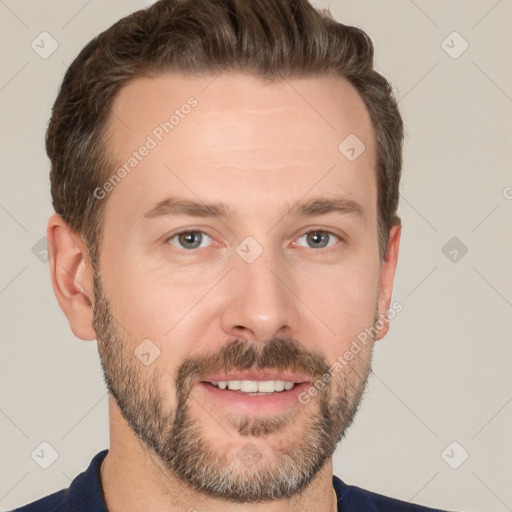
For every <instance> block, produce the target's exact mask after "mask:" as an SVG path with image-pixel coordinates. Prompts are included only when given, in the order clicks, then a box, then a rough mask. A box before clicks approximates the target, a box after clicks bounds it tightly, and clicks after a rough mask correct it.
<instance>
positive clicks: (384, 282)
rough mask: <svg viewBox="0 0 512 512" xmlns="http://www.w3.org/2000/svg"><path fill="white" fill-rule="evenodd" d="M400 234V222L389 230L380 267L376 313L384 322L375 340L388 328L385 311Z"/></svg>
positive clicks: (384, 333)
mask: <svg viewBox="0 0 512 512" xmlns="http://www.w3.org/2000/svg"><path fill="white" fill-rule="evenodd" d="M401 234H402V226H401V224H400V223H399V224H395V225H394V226H392V228H391V229H390V230H389V239H388V246H387V250H386V255H385V256H384V261H383V263H382V265H381V269H380V282H379V299H378V314H379V319H382V321H380V322H378V323H379V324H384V325H383V327H382V328H380V329H379V330H378V333H377V335H376V336H375V341H377V340H380V339H382V338H384V336H386V334H387V333H388V330H389V320H388V318H387V313H388V311H389V308H390V304H391V295H392V293H393V283H394V280H395V270H396V265H397V262H398V249H399V246H400V236H401Z"/></svg>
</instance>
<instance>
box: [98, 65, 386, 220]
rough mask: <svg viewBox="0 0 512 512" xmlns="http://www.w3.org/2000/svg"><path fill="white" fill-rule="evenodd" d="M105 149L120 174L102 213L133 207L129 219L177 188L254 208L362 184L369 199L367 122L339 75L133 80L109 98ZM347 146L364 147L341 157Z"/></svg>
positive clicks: (371, 157)
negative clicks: (263, 202)
mask: <svg viewBox="0 0 512 512" xmlns="http://www.w3.org/2000/svg"><path fill="white" fill-rule="evenodd" d="M344 141H348V142H347V143H344ZM106 147H107V151H108V154H109V157H110V160H111V161H112V163H113V167H112V174H111V176H112V175H113V174H115V173H116V172H117V171H118V170H119V169H120V168H122V167H124V169H125V172H123V173H121V174H123V178H122V180H121V181H120V182H119V183H117V181H116V185H115V188H113V189H112V190H111V191H110V192H109V194H110V196H109V205H108V208H109V209H114V208H117V207H118V206H123V204H124V206H126V205H127V204H128V203H129V204H130V208H129V211H127V212H126V214H127V215H130V216H134V217H136V216H140V215H141V214H142V211H143V210H146V209H147V207H148V206H151V205H152V204H154V203H156V202H158V201H159V200H162V199H165V195H166V194H168V195H171V196H175V195H177V192H178V193H179V192H181V195H182V196H187V197H190V198H192V197H194V196H196V197H195V199H197V198H198V197H199V198H201V197H205V198H208V199H212V200H218V201H224V202H227V203H231V204H235V203H237V202H239V203H240V202H242V199H245V203H244V205H243V206H245V207H248V205H249V204H253V205H254V208H255V209H258V208H260V207H261V204H259V203H258V201H257V199H258V198H259V199H260V200H268V201H273V200H277V199H279V198H281V199H282V200H283V201H285V200H286V199H287V198H288V200H289V201H290V202H293V200H294V199H295V198H297V199H298V197H300V196H303V195H304V194H306V193H307V189H308V188H310V189H314V192H316V193H317V195H318V193H321V192H322V191H323V192H329V191H333V188H340V187H341V189H343V188H345V189H347V190H340V192H347V193H348V195H354V194H355V195H357V190H358V189H362V188H364V187H366V190H364V191H362V192H361V193H364V194H366V196H367V197H368V198H369V199H371V200H373V199H375V197H374V195H375V194H374V189H375V183H374V182H375V181H376V180H375V171H374V162H375V143H374V134H373V129H372V126H371V121H370V118H369V115H368V112H367V110H366V107H365V105H364V102H363V100H362V99H361V97H360V96H359V94H358V93H357V91H356V90H355V88H354V87H353V86H351V85H350V84H349V83H348V81H346V80H345V79H343V78H340V77H327V76H322V77H309V78H301V79H287V80H281V81H278V82H266V81H264V80H262V79H259V78H256V77H253V76H248V75H243V74H234V73H233V74H221V75H219V76H200V77H185V76H181V75H174V74H165V75H161V76H157V77H151V78H150V77H142V78H137V79H134V80H131V81H130V82H128V84H126V85H125V86H124V87H123V88H122V89H121V91H120V92H119V93H118V95H117V96H116V98H115V101H114V103H113V106H112V111H111V115H110V117H109V124H108V127H107V137H106ZM145 148H147V149H145ZM352 148H354V149H355V151H357V152H358V153H359V152H360V151H361V150H362V148H364V150H363V152H362V153H361V155H360V156H359V157H358V158H357V159H355V160H354V159H353V158H352V159H351V158H350V157H351V156H353V151H352V154H351V153H348V154H347V153H346V150H347V149H349V150H351V149H352ZM142 153H144V155H141V154H142ZM107 178H108V176H107ZM365 182H366V183H365ZM338 185H339V186H340V187H338Z"/></svg>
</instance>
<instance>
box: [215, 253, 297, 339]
mask: <svg viewBox="0 0 512 512" xmlns="http://www.w3.org/2000/svg"><path fill="white" fill-rule="evenodd" d="M265 252H267V253H268V251H265ZM265 252H264V253H263V254H262V255H261V257H259V258H258V259H257V260H256V261H253V262H252V263H247V262H246V261H244V260H243V259H242V258H239V257H237V258H235V262H234V268H233V270H232V271H231V272H230V279H229V283H228V284H227V289H226V301H225V302H224V304H223V309H222V314H221V323H222V329H223V331H224V332H225V333H226V334H227V335H229V336H230V337H238V338H244V339H247V340H249V341H255V342H258V341H259V342H261V341H268V340H270V339H271V338H273V337H274V336H277V335H284V334H288V335H290V334H291V332H292V330H293V331H295V330H296V328H297V326H298V322H299V317H298V314H297V309H296V300H297V299H296V298H295V296H294V294H293V292H292V291H291V289H290V288H292V287H291V286H290V277H289V276H287V273H286V272H285V271H284V268H283V266H282V265H281V266H280V265H278V262H277V260H276V259H275V258H272V259H271V258H269V257H268V256H266V255H265ZM264 255H265V256H264Z"/></svg>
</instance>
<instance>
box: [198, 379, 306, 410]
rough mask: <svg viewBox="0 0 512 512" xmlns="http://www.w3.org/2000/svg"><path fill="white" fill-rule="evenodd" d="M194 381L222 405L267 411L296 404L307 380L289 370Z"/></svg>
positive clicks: (287, 408)
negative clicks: (287, 371) (288, 371)
mask: <svg viewBox="0 0 512 512" xmlns="http://www.w3.org/2000/svg"><path fill="white" fill-rule="evenodd" d="M198 385H199V386H198V387H199V388H200V389H201V390H202V391H203V392H205V393H207V394H208V395H207V396H208V398H209V399H210V400H211V399H213V400H214V401H215V403H216V404H217V405H220V406H221V407H222V408H223V409H231V410H234V411H236V412H238V413H240V412H244V413H254V414H267V415H268V414H275V413H282V412H284V411H287V410H289V409H291V408H293V407H295V406H297V405H298V404H299V401H298V396H299V394H300V393H301V392H303V391H305V390H306V389H307V388H308V387H309V386H310V380H309V377H306V376H303V375H295V374H291V373H282V372H280V373H278V372H274V373H254V372H253V373H248V372H243V373H239V374H224V375H216V376H211V377H206V378H204V379H202V380H201V381H198Z"/></svg>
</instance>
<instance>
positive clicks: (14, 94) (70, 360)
mask: <svg viewBox="0 0 512 512" xmlns="http://www.w3.org/2000/svg"><path fill="white" fill-rule="evenodd" d="M149 3H150V2H147V1H146V2H144V1H142V0H89V1H87V0H80V1H79V0H73V1H70V0H48V1H36V0H17V1H15V0H0V34H1V35H0V38H1V41H2V44H1V46H0V52H1V63H2V64H1V67H0V111H1V116H2V117H1V125H0V130H1V132H0V144H1V156H2V159H1V172H2V176H1V184H2V186H1V189H0V190H1V193H0V226H1V233H2V251H1V265H0V308H1V312H2V314H1V333H2V341H1V359H0V387H1V396H0V435H1V455H0V460H1V461H2V464H1V467H0V508H1V509H3V510H8V509H12V508H14V507H16V506H19V505H21V504H24V503H27V502H29V501H32V500H35V499H36V498H39V497H41V496H43V495H45V494H49V493H51V492H54V491H57V490H59V489H61V488H64V487H67V486H68V485H69V483H70V480H71V479H73V478H74V477H75V476H76V475H77V474H78V473H79V472H81V471H83V470H84V469H85V468H86V467H87V466H88V464H89V462H90V460H91V458H92V457H93V455H95V454H96V453H97V452H98V451H100V450H102V449H104V448H106V447H108V444H109V434H108V415H107V413H108V410H107V394H106V388H105V385H104V383H103V378H102V374H101V370H100V366H99V359H98V356H97V350H96V343H95V342H84V341H81V340H78V339H76V338H75V337H74V336H73V334H72V333H71V330H70V329H69V326H68V324H67V321H66V318H65V317H64V315H63V313H62V312H61V310H60V309H59V307H58V304H57V301H56V300H55V297H54V294H53V291H52V287H51V281H50V275H49V270H48V263H47V262H45V261H44V259H45V258H44V256H45V254H44V243H45V241H44V236H45V232H46V221H47V218H48V217H49V215H50V214H51V213H52V209H51V202H50V194H49V180H48V171H49V162H48V160H47V158H46V154H45V152H44V132H45V128H46V123H47V121H48V118H49V115H50V109H51V106H52V104H53V101H54V99H55V96H56V93H57V90H58V87H59V85H60V82H61V80H62V78H63V74H64V72H65V69H66V66H67V65H69V64H70V63H71V62H72V60H73V59H74V58H75V56H76V55H77V53H78V52H79V50H80V49H81V48H82V47H83V46H84V45H85V44H86V43H87V42H88V41H89V40H90V39H91V38H92V37H93V36H95V35H97V34H98V33H99V32H100V31H102V30H104V29H105V28H107V27H108V26H110V25H111V24H112V23H113V22H114V21H116V20H117V19H119V18H120V17H122V16H124V15H126V14H128V13H130V12H132V11H134V10H136V9H139V8H141V7H145V6H146V5H148V4H149ZM315 5H317V6H318V7H330V8H331V11H332V12H333V14H334V15H335V16H336V17H337V19H338V20H339V21H341V22H343V23H346V24H351V25H356V26H358V27H360V28H363V29H364V30H366V31H367V32H368V33H369V35H370V36H371V38H372V39H373V41H374V43H375V47H376V65H377V68H378V69H379V71H381V72H382V73H383V74H384V75H385V76H386V77H387V78H388V79H389V80H390V81H391V82H392V84H393V86H394V89H395V91H396V95H397V97H398V99H399V105H400V109H401V112H402V115H403V117H404V121H405V124H406V132H407V136H406V143H405V161H404V176H403V181H402V187H401V206H400V211H399V213H400V215H401V217H402V221H403V236H402V244H401V251H400V257H399V264H398V271H397V277H396V284H395V291H394V296H393V300H394V301H399V302H400V303H401V304H402V305H403V311H402V312H401V313H399V314H398V315H397V317H396V318H395V319H394V320H393V321H392V323H391V329H390V333H389V334H388V336H387V337H386V338H385V339H384V340H382V341H380V342H379V343H378V344H377V347H376V353H375V357H374V375H373V376H372V377H371V380H370V383H369V386H368V388H367V393H366V395H365V398H364V400H363V404H362V407H361V409H360V412H359V414H358V416H357V418H356V420H355V422H354V424H353V426H352V427H351V428H350V430H349V432H348V435H347V437H346V438H345V439H344V440H343V442H342V443H341V445H340V447H339V448H338V450H337V452H336V454H335V459H334V462H335V474H337V475H338V476H340V477H341V478H342V479H344V480H345V481H346V482H347V483H350V484H354V485H358V486H360V487H365V488H368V489H371V490H373V491H376V492H380V493H382V494H386V495H390V496H394V497H397V498H400V499H404V500H412V501H415V502H418V503H422V504H425V505H430V506H434V507H440V508H444V509H452V510H466V511H486V512H505V511H507V510H512V486H511V485H510V482H511V481H512V443H511V432H512V375H511V362H512V361H511V359H512V357H511V356H512V348H511V344H510V334H509V333H510V332H511V331H512V314H511V313H512V275H511V272H510V261H511V259H512V241H511V237H512V234H511V233H512V230H511V213H512V173H511V172H510V169H511V162H512V156H511V150H510V149H511V142H512V141H511V133H512V131H511V128H512V121H511V118H512V116H511V114H512V72H511V62H510V53H509V52H508V51H507V50H508V49H509V48H510V45H511V42H512V41H511V39H512V37H511V35H510V34H511V32H510V26H511V22H512V3H511V2H510V0H499V1H496V0H482V1H469V0H459V1H427V0H414V1H413V0H390V1H377V0H374V1H362V0H351V1H348V0H347V1H345V0H333V1H331V2H328V1H317V2H315ZM43 32H46V33H47V34H42V33H43ZM56 45H58V47H57V48H56V49H55V50H54V51H53V53H51V54H49V53H50V52H51V51H52V50H53V49H54V46H56ZM466 46H467V47H466ZM446 244H448V245H446ZM466 251H467V252H466ZM43 442H46V443H49V445H51V447H52V448H51V449H50V448H49V447H48V446H47V445H42V447H41V443H43ZM52 449H53V450H55V455H54V457H55V456H56V457H57V458H56V459H55V460H54V461H53V462H52V453H53V452H52ZM41 450H43V452H44V453H45V457H46V460H41V459H40V458H39V459H38V457H37V456H36V455H33V454H37V453H43V452H41ZM466 457H467V458H466ZM50 462H52V463H51V464H50V465H49V467H48V468H47V469H43V468H42V467H40V465H41V464H43V465H46V464H49V463H50Z"/></svg>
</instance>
